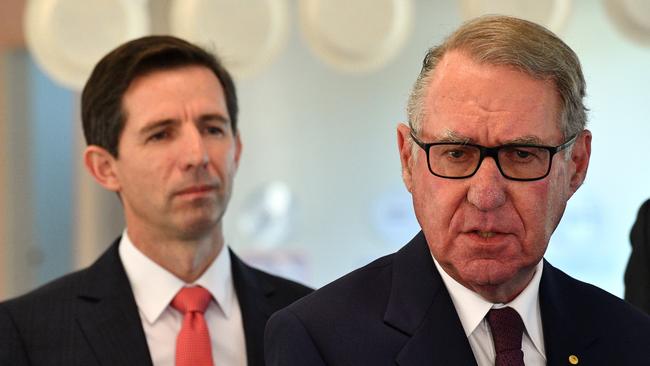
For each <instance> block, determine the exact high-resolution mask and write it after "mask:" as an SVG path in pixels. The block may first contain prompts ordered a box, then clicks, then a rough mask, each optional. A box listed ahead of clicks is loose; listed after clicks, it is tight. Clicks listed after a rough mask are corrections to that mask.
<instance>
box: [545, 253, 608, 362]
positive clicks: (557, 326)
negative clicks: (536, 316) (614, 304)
mask: <svg viewBox="0 0 650 366" xmlns="http://www.w3.org/2000/svg"><path fill="white" fill-rule="evenodd" d="M563 277H566V275H565V274H563V273H562V272H560V271H559V270H558V269H556V268H555V267H553V266H551V265H550V264H549V263H548V262H546V260H544V270H543V272H542V279H541V282H540V288H539V302H540V311H541V315H542V326H543V329H544V347H545V350H546V361H547V364H549V365H568V364H569V363H568V359H569V356H570V355H575V356H577V357H578V358H580V357H581V356H583V355H585V353H586V352H588V348H589V346H591V345H592V344H594V343H595V340H596V332H595V331H591V330H589V328H591V325H590V324H589V323H584V322H582V319H583V317H582V316H581V313H582V311H581V308H582V307H583V306H589V304H578V303H577V302H576V301H577V300H576V299H575V298H574V294H573V293H572V291H571V289H569V288H566V287H565V286H563V284H564V283H565V281H563ZM578 300H579V299H578ZM578 302H579V301H578Z"/></svg>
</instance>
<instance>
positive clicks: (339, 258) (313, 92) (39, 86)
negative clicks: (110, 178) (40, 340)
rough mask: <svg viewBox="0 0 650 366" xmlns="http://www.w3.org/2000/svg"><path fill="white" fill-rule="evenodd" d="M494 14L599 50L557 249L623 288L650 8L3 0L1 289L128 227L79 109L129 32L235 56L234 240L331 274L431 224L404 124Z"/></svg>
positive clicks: (640, 182)
mask: <svg viewBox="0 0 650 366" xmlns="http://www.w3.org/2000/svg"><path fill="white" fill-rule="evenodd" d="M129 4H130V5H129ZM30 7H31V8H30ZM27 9H28V10H29V11H28V12H26V10H27ZM626 9H627V10H626ZM486 12H501V13H507V14H512V15H519V16H523V17H526V18H529V19H531V20H536V21H538V22H542V23H545V24H547V25H548V26H549V27H551V28H552V29H553V30H554V31H556V32H557V33H558V35H559V36H560V37H561V38H562V39H564V40H565V41H566V42H567V43H568V44H569V45H570V46H571V47H572V48H573V49H574V50H575V51H576V53H577V54H578V56H579V57H580V59H581V61H582V64H583V68H584V72H585V76H586V79H587V91H588V97H587V105H588V107H589V108H590V110H591V111H590V113H589V116H590V122H589V128H590V129H591V130H592V132H593V136H594V139H593V153H592V161H591V165H590V169H589V174H588V176H587V181H586V183H585V184H584V186H583V187H582V188H581V189H580V190H579V191H578V193H577V194H576V195H575V196H574V197H573V198H572V199H571V201H570V202H569V206H568V208H567V211H566V213H565V216H564V219H563V220H562V222H561V224H560V226H559V227H558V229H557V231H556V233H555V235H554V237H553V239H552V241H551V244H550V248H549V251H548V252H547V259H549V260H550V261H551V262H552V263H554V264H555V265H556V266H559V267H560V268H562V269H564V270H565V271H567V272H568V273H570V274H572V275H574V276H576V277H578V278H580V279H582V280H585V281H588V282H592V283H595V284H597V285H599V286H601V287H603V288H605V289H607V290H609V291H610V292H613V293H614V294H616V295H619V296H621V295H622V293H623V283H622V281H623V280H622V279H623V277H622V275H623V270H624V267H625V264H626V261H627V257H628V255H629V242H628V233H629V229H630V227H631V225H632V223H633V221H634V217H635V214H636V210H637V208H638V206H639V205H640V204H641V203H642V202H643V200H644V199H645V198H647V197H648V196H650V188H649V185H648V183H647V182H648V181H649V178H650V169H648V168H647V163H646V160H647V157H646V154H647V151H648V150H647V140H648V136H650V123H648V122H649V121H648V119H649V118H650V93H649V92H648V91H647V89H646V88H647V85H650V72H649V71H648V66H650V5H648V2H645V1H632V0H618V1H617V0H613V1H595V0H572V1H571V0H564V1H560V0H557V1H547V2H538V1H523V0H520V1H514V0H512V1H503V0H502V1H478V0H462V1H461V0H435V1H434V0H411V1H409V0H393V1H389V0H345V1H343V0H340V1H335V0H322V1H316V0H283V1H281V0H268V1H262V0H256V1H253V0H246V1H241V0H231V1H227V0H219V1H217V0H213V1H208V0H204V1H198V0H196V1H194V0H181V1H172V0H149V1H144V0H137V1H136V0H133V1H129V0H125V1H119V0H94V1H85V0H83V1H81V0H78V1H75V0H58V1H57V0H33V1H25V0H3V1H2V2H0V299H3V298H7V297H11V296H15V295H17V294H20V293H23V292H25V291H27V290H29V289H32V288H34V287H36V286H38V285H40V284H43V283H45V282H47V281H49V280H51V279H52V278H55V277H58V276H60V275H62V274H64V273H66V272H69V271H71V270H73V269H78V268H81V267H83V266H86V265H88V264H89V263H91V262H92V261H93V260H94V259H95V258H96V257H97V256H98V255H99V254H100V253H101V252H102V251H103V250H104V249H105V248H106V247H107V246H108V245H109V244H110V242H111V241H112V240H113V239H115V238H116V237H117V236H118V235H119V234H120V233H121V230H122V229H123V221H122V217H121V208H120V206H119V203H118V201H117V199H116V197H115V196H114V195H113V194H110V193H107V192H104V191H102V190H101V189H100V188H99V187H98V185H96V184H95V183H94V182H92V181H91V179H90V178H89V176H88V174H87V173H86V172H85V171H84V170H83V168H82V166H81V158H80V156H81V155H80V152H81V151H82V149H83V147H84V142H83V138H82V137H81V128H80V120H79V90H80V87H79V86H80V85H81V84H83V81H84V80H85V77H86V76H87V72H88V70H89V67H90V66H91V65H92V64H94V62H95V61H96V60H97V58H98V57H99V55H101V54H103V53H104V52H105V51H107V50H109V49H111V48H113V47H114V46H115V45H116V44H117V43H119V41H121V40H126V39H129V38H133V37H136V36H138V35H141V34H150V33H173V34H179V35H182V36H184V37H186V38H190V39H191V40H194V41H196V42H199V43H201V44H204V45H206V46H207V47H208V48H212V49H214V50H216V51H217V53H218V54H220V55H221V56H222V57H223V58H224V61H225V62H226V63H227V64H228V66H229V68H230V69H231V70H233V72H234V73H235V75H236V79H237V80H236V82H237V86H238V92H239V98H240V108H241V122H240V126H241V133H242V138H243V142H244V153H243V157H242V161H241V164H240V170H239V172H238V176H237V178H236V186H235V192H234V196H233V198H232V201H231V203H230V206H229V209H228V212H227V214H226V222H225V223H226V226H225V227H226V238H227V242H228V243H229V245H231V246H232V247H233V248H234V249H235V250H236V251H237V252H239V253H241V254H242V255H243V256H244V257H245V258H247V259H248V260H249V261H250V262H252V263H255V264H258V265H260V266H263V267H265V268H268V269H270V270H272V271H275V272H278V273H282V274H284V275H287V276H290V277H293V278H295V279H297V280H299V281H302V282H304V283H307V284H310V285H312V286H316V287H318V286H321V285H323V284H325V283H327V282H329V281H331V280H333V279H335V278H337V277H339V276H341V275H342V274H344V273H346V272H348V271H350V270H352V269H354V268H356V267H359V266H361V265H363V264H365V263H367V262H369V261H370V260H372V259H374V258H376V257H378V256H381V255H384V254H388V253H390V252H393V251H395V250H397V249H398V248H399V247H401V246H402V245H403V244H404V243H405V242H406V241H407V240H408V239H410V238H411V237H412V236H413V235H414V234H415V233H416V232H417V231H418V225H417V223H416V222H415V219H414V216H413V214H412V206H411V202H410V196H409V195H408V193H407V192H406V190H405V189H404V188H403V185H402V182H401V178H400V166H399V159H398V154H397V147H396V133H395V127H396V125H397V123H398V122H400V121H404V119H405V112H404V106H405V103H406V99H407V96H408V93H409V89H410V87H411V84H412V83H413V81H414V80H415V77H416V76H417V73H418V72H419V67H420V63H421V59H422V57H423V55H424V52H425V51H426V49H427V48H429V47H430V46H432V45H434V44H437V43H438V42H440V41H441V40H442V39H443V38H444V36H445V35H447V34H449V33H450V32H451V31H452V30H454V29H455V28H456V27H458V25H459V24H460V23H461V22H462V21H463V20H464V19H467V18H469V17H472V16H475V15H478V14H482V13H486ZM56 37H59V38H56ZM194 38H195V39H194ZM111 42H116V43H115V44H113V43H111Z"/></svg>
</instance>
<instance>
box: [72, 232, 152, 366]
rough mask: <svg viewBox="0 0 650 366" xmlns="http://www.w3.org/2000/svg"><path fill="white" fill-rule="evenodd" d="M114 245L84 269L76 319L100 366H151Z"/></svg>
mask: <svg viewBox="0 0 650 366" xmlns="http://www.w3.org/2000/svg"><path fill="white" fill-rule="evenodd" d="M118 243H119V239H118V240H116V241H115V242H114V243H113V245H111V247H110V248H109V249H108V251H107V252H106V253H104V255H102V256H101V257H100V258H99V260H97V262H95V264H93V265H92V266H91V267H89V268H88V270H87V273H86V277H85V278H84V281H83V283H82V285H81V288H80V291H79V295H78V298H77V302H78V306H77V317H76V320H77V323H78V324H79V326H80V327H81V329H82V331H83V333H84V335H85V337H86V339H87V340H88V343H89V344H90V346H91V348H92V349H93V351H94V353H95V355H96V356H97V359H98V360H99V362H100V364H101V365H152V361H151V356H150V355H149V348H148V346H147V341H146V338H145V335H144V331H143V330H142V322H141V320H140V316H139V314H138V308H137V305H136V303H135V299H134V297H133V292H132V291H131V285H130V283H129V280H128V278H127V276H126V272H125V271H124V267H123V265H122V262H121V260H120V258H119V254H118V250H117V248H118Z"/></svg>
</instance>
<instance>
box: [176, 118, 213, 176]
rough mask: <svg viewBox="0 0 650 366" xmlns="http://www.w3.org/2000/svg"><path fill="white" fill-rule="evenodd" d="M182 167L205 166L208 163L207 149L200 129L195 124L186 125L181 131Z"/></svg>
mask: <svg viewBox="0 0 650 366" xmlns="http://www.w3.org/2000/svg"><path fill="white" fill-rule="evenodd" d="M181 154H182V156H181V164H182V167H181V168H182V169H192V168H197V167H205V166H206V165H207V164H208V161H209V157H208V151H207V148H206V146H205V141H204V139H203V135H202V134H201V131H200V130H199V129H198V128H197V127H196V126H188V127H187V128H185V129H184V131H183V138H182V151H181Z"/></svg>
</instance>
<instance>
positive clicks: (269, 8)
mask: <svg viewBox="0 0 650 366" xmlns="http://www.w3.org/2000/svg"><path fill="white" fill-rule="evenodd" d="M169 22H170V29H171V32H172V33H173V34H174V35H176V36H178V37H181V38H184V39H187V40H188V41H190V42H195V43H197V44H200V45H201V46H204V47H206V48H208V49H213V50H214V51H215V52H216V53H217V55H218V56H219V57H220V58H221V60H222V61H223V63H224V65H225V66H226V68H227V69H228V70H229V71H230V72H232V73H233V74H234V75H235V76H237V77H246V76H250V75H253V74H255V73H256V72H258V71H259V70H260V69H262V68H263V67H264V66H266V65H267V64H269V63H270V62H271V61H273V59H274V58H275V57H276V56H277V55H278V53H279V51H280V50H281V49H282V48H283V47H284V45H285V44H286V42H287V39H288V35H289V23H288V22H289V20H288V4H287V0H246V1H242V0H173V2H172V3H171V6H170V17H169Z"/></svg>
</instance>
